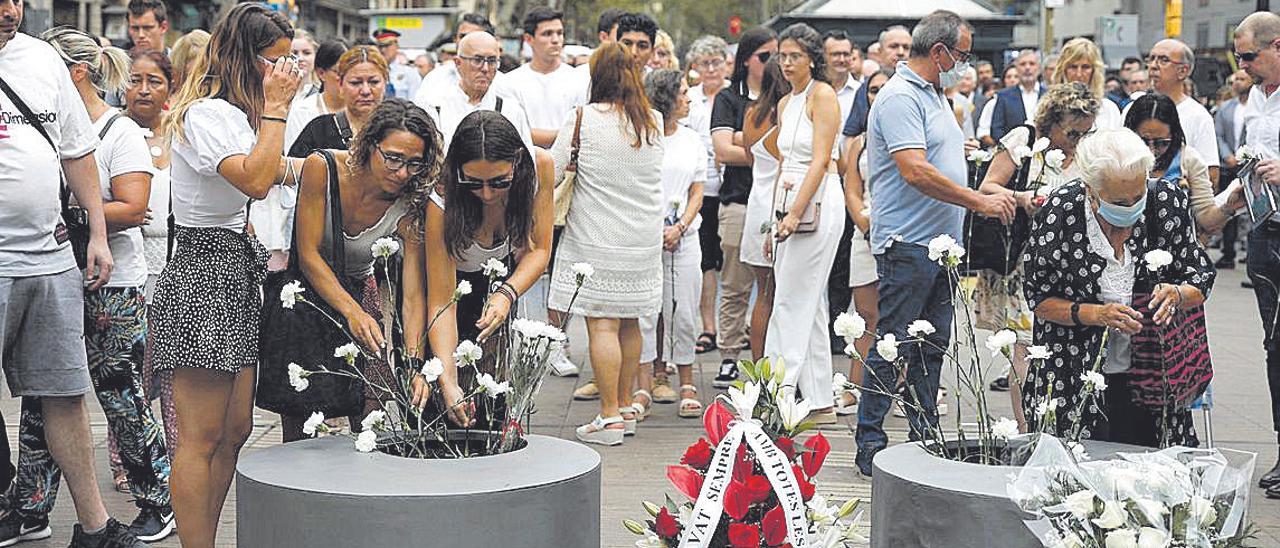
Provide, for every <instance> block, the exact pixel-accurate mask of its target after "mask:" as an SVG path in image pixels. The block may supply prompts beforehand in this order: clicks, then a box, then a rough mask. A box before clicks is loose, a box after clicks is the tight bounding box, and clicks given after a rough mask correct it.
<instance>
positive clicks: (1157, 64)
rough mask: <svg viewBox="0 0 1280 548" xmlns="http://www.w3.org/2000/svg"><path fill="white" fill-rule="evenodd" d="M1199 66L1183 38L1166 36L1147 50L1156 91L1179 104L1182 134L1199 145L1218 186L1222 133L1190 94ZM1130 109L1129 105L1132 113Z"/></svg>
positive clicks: (1151, 76) (1190, 145) (1200, 151)
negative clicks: (1189, 82) (1220, 138)
mask: <svg viewBox="0 0 1280 548" xmlns="http://www.w3.org/2000/svg"><path fill="white" fill-rule="evenodd" d="M1195 69H1196V54H1195V52H1194V51H1192V49H1191V48H1190V47H1189V46H1187V45H1186V44H1184V43H1183V42H1181V41H1179V40H1174V39H1165V40H1161V41H1159V42H1156V45H1154V46H1152V47H1151V52H1150V53H1148V54H1147V75H1148V77H1149V78H1150V79H1151V88H1152V89H1153V90H1155V92H1156V93H1159V94H1161V95H1165V96H1167V97H1169V99H1172V100H1173V104H1175V105H1177V106H1178V121H1180V122H1181V123H1182V134H1183V135H1185V136H1186V138H1187V146H1189V147H1191V148H1193V149H1195V151H1196V152H1197V153H1199V155H1200V159H1201V160H1204V163H1205V165H1207V166H1209V179H1211V180H1212V181H1213V184H1214V186H1215V187H1216V186H1217V184H1218V165H1219V163H1220V162H1219V160H1218V134H1217V131H1216V130H1215V129H1214V125H1213V115H1212V114H1209V111H1208V110H1206V109H1205V108H1204V105H1201V104H1200V103H1199V102H1197V101H1196V100H1195V98H1193V97H1191V96H1190V95H1187V93H1186V88H1185V87H1184V86H1185V85H1186V82H1187V80H1189V79H1190V78H1191V73H1192V72H1194V71H1195ZM1128 113H1129V109H1128V108H1127V107H1126V108H1125V114H1126V115H1128Z"/></svg>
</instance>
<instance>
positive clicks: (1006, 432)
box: [991, 418, 1018, 440]
mask: <svg viewBox="0 0 1280 548" xmlns="http://www.w3.org/2000/svg"><path fill="white" fill-rule="evenodd" d="M991 435H993V436H995V437H997V438H1001V439H1006V440H1007V439H1009V438H1012V437H1014V436H1016V435H1018V421H1015V420H1013V419H1006V418H1001V419H1000V420H998V421H996V423H995V424H993V425H991Z"/></svg>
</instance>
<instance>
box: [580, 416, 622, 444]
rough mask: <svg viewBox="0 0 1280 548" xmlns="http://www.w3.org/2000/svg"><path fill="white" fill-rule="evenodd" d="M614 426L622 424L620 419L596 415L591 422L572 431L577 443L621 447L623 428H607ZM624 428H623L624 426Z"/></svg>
mask: <svg viewBox="0 0 1280 548" xmlns="http://www.w3.org/2000/svg"><path fill="white" fill-rule="evenodd" d="M614 424H623V422H622V417H609V418H607V419H606V418H604V417H601V416H600V415H596V418H595V419H592V421H591V422H589V423H587V424H584V425H582V426H579V427H578V429H577V430H575V431H574V434H576V436H577V438H578V441H580V442H583V443H594V444H597V445H610V446H612V445H622V436H623V435H624V434H623V428H609V427H610V426H612V425H614ZM624 428H625V426H624Z"/></svg>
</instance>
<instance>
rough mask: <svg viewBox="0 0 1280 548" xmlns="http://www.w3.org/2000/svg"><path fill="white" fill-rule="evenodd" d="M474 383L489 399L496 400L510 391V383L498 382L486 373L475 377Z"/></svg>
mask: <svg viewBox="0 0 1280 548" xmlns="http://www.w3.org/2000/svg"><path fill="white" fill-rule="evenodd" d="M476 382H477V383H478V384H480V386H481V387H482V388H483V389H484V391H485V393H487V394H489V397H490V398H493V399H495V400H496V399H498V396H501V395H503V394H506V393H507V392H510V391H511V383H508V382H507V381H502V382H498V381H496V380H494V378H493V376H492V375H490V374H488V373H482V374H480V376H478V377H476Z"/></svg>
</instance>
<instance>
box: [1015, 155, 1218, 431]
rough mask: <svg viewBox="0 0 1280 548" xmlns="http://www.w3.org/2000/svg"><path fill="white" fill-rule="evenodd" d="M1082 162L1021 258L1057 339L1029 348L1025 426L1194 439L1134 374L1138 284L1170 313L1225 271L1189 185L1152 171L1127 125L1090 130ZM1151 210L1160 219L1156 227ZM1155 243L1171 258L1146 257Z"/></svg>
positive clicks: (1190, 303)
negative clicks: (1139, 388)
mask: <svg viewBox="0 0 1280 548" xmlns="http://www.w3.org/2000/svg"><path fill="white" fill-rule="evenodd" d="M1075 163H1076V164H1078V167H1077V171H1078V173H1079V174H1080V179H1079V180H1076V181H1073V182H1071V183H1068V184H1065V185H1062V186H1060V187H1058V189H1057V190H1055V191H1053V192H1052V193H1051V194H1050V195H1049V196H1048V198H1047V200H1046V201H1045V203H1044V205H1043V206H1042V207H1041V208H1040V210H1039V211H1038V212H1037V213H1036V217H1035V220H1034V222H1033V224H1032V233H1031V240H1030V242H1029V243H1028V246H1027V252H1026V255H1025V257H1024V258H1023V268H1025V269H1026V279H1025V280H1024V282H1023V289H1024V291H1025V295H1026V298H1027V304H1028V305H1029V307H1030V308H1031V309H1032V310H1034V311H1035V344H1036V345H1039V346H1044V347H1047V348H1048V351H1049V355H1048V356H1047V357H1044V358H1040V359H1034V360H1032V362H1033V363H1032V364H1031V366H1030V368H1029V371H1028V373H1027V379H1026V381H1025V382H1024V383H1023V385H1022V407H1023V411H1024V413H1025V414H1026V419H1027V424H1028V427H1029V429H1030V431H1045V432H1049V433H1051V434H1054V435H1057V436H1059V437H1064V436H1072V437H1074V436H1075V435H1076V434H1078V435H1079V438H1080V439H1086V438H1088V439H1099V440H1106V441H1115V442H1121V443H1131V444H1136V445H1145V446H1157V445H1160V442H1161V440H1166V441H1167V442H1168V443H1170V444H1172V445H1190V446H1194V445H1195V444H1196V438H1195V428H1194V425H1193V424H1192V422H1191V412H1190V411H1189V410H1187V409H1174V408H1171V407H1170V408H1166V409H1164V410H1160V409H1151V408H1149V407H1143V406H1140V405H1138V404H1137V403H1135V401H1134V398H1133V396H1132V394H1131V393H1130V386H1129V384H1130V379H1129V375H1127V372H1128V371H1129V370H1130V368H1131V366H1132V359H1133V355H1132V352H1131V351H1130V349H1131V346H1130V341H1131V337H1132V336H1133V335H1135V334H1137V333H1138V332H1139V331H1140V330H1141V329H1142V324H1141V323H1140V320H1141V319H1142V317H1141V314H1140V313H1139V312H1138V311H1137V310H1135V309H1134V308H1133V307H1132V306H1131V304H1132V301H1133V296H1134V293H1135V291H1150V293H1151V294H1152V299H1151V303H1150V310H1154V311H1155V313H1154V315H1153V316H1152V318H1151V320H1152V321H1153V322H1154V323H1155V324H1156V325H1168V324H1169V323H1170V322H1175V321H1182V319H1183V318H1184V316H1181V315H1179V313H1180V312H1181V311H1185V310H1188V309H1190V308H1193V307H1196V306H1199V305H1201V304H1202V303H1204V300H1205V297H1206V296H1207V295H1208V293H1209V289H1210V288H1211V287H1212V286H1213V280H1214V277H1215V275H1216V273H1215V271H1214V269H1213V265H1212V264H1211V262H1210V261H1209V256H1208V255H1207V254H1206V253H1205V252H1204V250H1203V249H1202V248H1201V247H1200V246H1199V245H1197V244H1196V241H1195V229H1194V228H1193V227H1192V224H1191V217H1190V215H1189V214H1188V210H1187V197H1186V194H1184V193H1183V192H1182V191H1181V190H1180V189H1179V188H1178V187H1177V186H1175V184H1174V183H1171V182H1169V181H1166V180H1159V179H1157V180H1154V181H1150V182H1149V180H1148V177H1149V176H1150V174H1151V168H1152V166H1153V165H1155V157H1154V156H1153V155H1152V154H1151V151H1150V150H1148V149H1147V147H1146V146H1145V145H1144V143H1143V142H1142V140H1141V139H1140V138H1138V136H1137V135H1135V134H1134V133H1132V132H1130V131H1128V130H1100V131H1098V132H1097V134H1095V135H1093V136H1091V137H1089V138H1087V139H1084V140H1083V141H1081V142H1080V144H1079V145H1077V147H1076V153H1075ZM1153 219H1159V220H1161V221H1160V222H1161V223H1162V224H1161V225H1159V226H1160V230H1154V231H1153V230H1149V226H1150V225H1149V223H1150V222H1151V220H1153ZM1153 250H1162V251H1164V252H1167V254H1168V255H1167V257H1168V262H1169V264H1167V265H1165V266H1163V267H1160V268H1151V265H1148V264H1146V263H1147V260H1148V259H1146V258H1145V257H1147V253H1148V252H1150V251H1153ZM1104 333H1106V338H1105V343H1106V344H1105V348H1104V347H1103V342H1104V337H1103V334H1104ZM1100 351H1101V352H1105V353H1103V354H1100ZM1095 367H1097V368H1098V369H1097V370H1095ZM1100 381H1101V382H1100Z"/></svg>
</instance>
